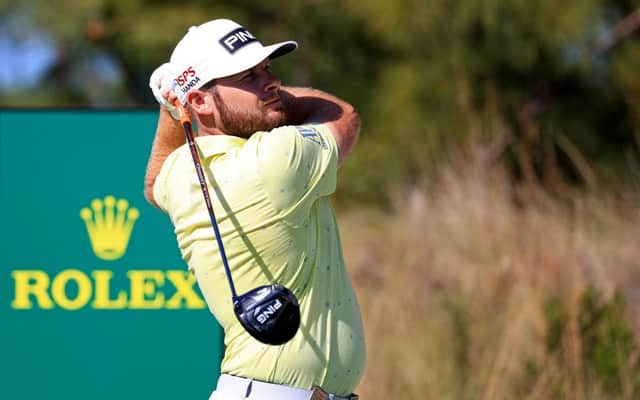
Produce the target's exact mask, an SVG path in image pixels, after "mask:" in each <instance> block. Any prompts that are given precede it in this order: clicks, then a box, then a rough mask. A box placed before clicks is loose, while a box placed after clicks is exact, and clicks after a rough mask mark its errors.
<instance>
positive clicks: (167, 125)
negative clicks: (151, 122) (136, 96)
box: [144, 107, 186, 207]
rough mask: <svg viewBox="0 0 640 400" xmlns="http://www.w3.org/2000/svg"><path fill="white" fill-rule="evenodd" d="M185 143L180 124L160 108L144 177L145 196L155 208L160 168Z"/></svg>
mask: <svg viewBox="0 0 640 400" xmlns="http://www.w3.org/2000/svg"><path fill="white" fill-rule="evenodd" d="M185 142H186V138H185V135H184V131H183V129H182V126H181V125H180V122H179V121H176V120H175V119H173V118H172V117H171V114H170V113H169V111H167V110H166V109H165V108H164V107H160V116H159V118H158V128H157V130H156V136H155V138H154V140H153V145H152V146H151V155H150V156H149V161H148V162H147V173H146V175H145V177H144V196H145V197H146V199H147V201H148V202H149V203H151V204H152V205H153V206H155V207H158V204H157V203H156V201H155V199H154V198H153V184H154V183H155V181H156V177H157V176H158V173H160V168H162V164H163V163H164V160H165V159H166V158H167V157H168V156H169V154H171V152H172V151H174V150H175V149H177V148H178V147H180V146H182V145H183V144H184V143H185Z"/></svg>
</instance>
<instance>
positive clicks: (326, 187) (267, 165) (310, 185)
mask: <svg viewBox="0 0 640 400" xmlns="http://www.w3.org/2000/svg"><path fill="white" fill-rule="evenodd" d="M252 139H254V138H253V137H252ZM255 139H256V140H258V142H257V143H256V147H255V149H256V150H255V151H256V152H257V167H258V175H259V176H260V178H261V180H262V183H263V186H264V190H265V191H266V193H267V195H268V196H269V198H270V200H271V202H272V204H273V206H274V207H275V209H276V211H277V212H278V213H280V214H281V215H284V216H286V215H289V216H291V217H292V218H295V217H296V216H300V215H306V214H307V212H308V210H309V208H310V207H311V206H312V205H313V203H314V202H315V201H316V200H317V199H318V198H320V197H323V196H329V195H330V194H332V193H333V192H334V191H335V189H336V176H337V170H338V147H337V144H336V141H335V139H334V137H333V134H332V133H331V131H330V129H329V127H327V126H326V125H317V124H314V125H301V126H285V127H280V128H276V129H274V130H272V131H270V132H263V133H262V134H260V135H259V136H257V137H256V138H255Z"/></svg>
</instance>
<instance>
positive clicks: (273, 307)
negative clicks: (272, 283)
mask: <svg viewBox="0 0 640 400" xmlns="http://www.w3.org/2000/svg"><path fill="white" fill-rule="evenodd" d="M280 308H282V303H280V300H278V299H276V301H275V302H274V303H273V304H269V305H268V306H267V308H266V309H264V310H263V311H262V312H261V313H259V314H258V315H257V316H256V319H257V320H258V322H259V323H260V325H264V324H265V323H266V322H267V321H268V320H269V318H271V316H272V315H273V314H275V313H276V311H278V310H279V309H280Z"/></svg>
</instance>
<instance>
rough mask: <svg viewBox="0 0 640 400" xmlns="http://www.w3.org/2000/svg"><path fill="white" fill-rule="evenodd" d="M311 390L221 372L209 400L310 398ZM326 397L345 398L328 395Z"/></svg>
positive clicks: (286, 399)
mask: <svg viewBox="0 0 640 400" xmlns="http://www.w3.org/2000/svg"><path fill="white" fill-rule="evenodd" d="M312 395H313V391H311V390H306V389H299V388H294V387H290V386H284V385H276V384H273V383H266V382H260V381H254V380H253V379H248V378H241V377H237V376H233V375H227V374H222V375H220V378H219V379H218V385H217V387H216V390H214V392H213V393H211V397H209V400H311V396H312ZM327 398H328V399H334V400H347V399H346V398H345V397H338V396H333V395H329V397H327Z"/></svg>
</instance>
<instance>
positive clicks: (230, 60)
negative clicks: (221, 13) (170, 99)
mask: <svg viewBox="0 0 640 400" xmlns="http://www.w3.org/2000/svg"><path fill="white" fill-rule="evenodd" d="M297 47H298V43H296V42H294V41H287V42H280V43H275V44H272V45H269V46H263V45H262V43H260V42H259V41H258V39H256V37H255V36H253V35H252V34H251V33H249V31H248V30H246V29H245V28H243V27H242V26H241V25H239V24H237V23H236V22H233V21H231V20H228V19H214V20H213V21H209V22H206V23H204V24H202V25H199V26H192V27H191V28H189V31H188V32H187V34H186V35H184V37H183V38H182V39H181V40H180V41H179V42H178V44H177V45H176V47H175V49H174V50H173V53H171V59H170V64H171V70H172V71H173V74H174V79H173V91H174V92H175V94H176V95H177V96H178V99H180V101H181V102H182V104H185V103H186V102H187V94H188V93H189V92H190V91H191V90H195V89H199V88H201V87H202V86H204V85H205V84H207V83H208V82H210V81H211V80H213V79H216V78H222V77H225V76H230V75H234V74H237V73H239V72H242V71H246V70H248V69H250V68H252V67H254V66H256V65H258V64H259V63H260V62H262V60H264V59H265V58H267V57H268V58H271V59H273V58H276V57H280V56H282V55H285V54H287V53H289V52H291V51H293V50H295V49H296V48H297Z"/></svg>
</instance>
